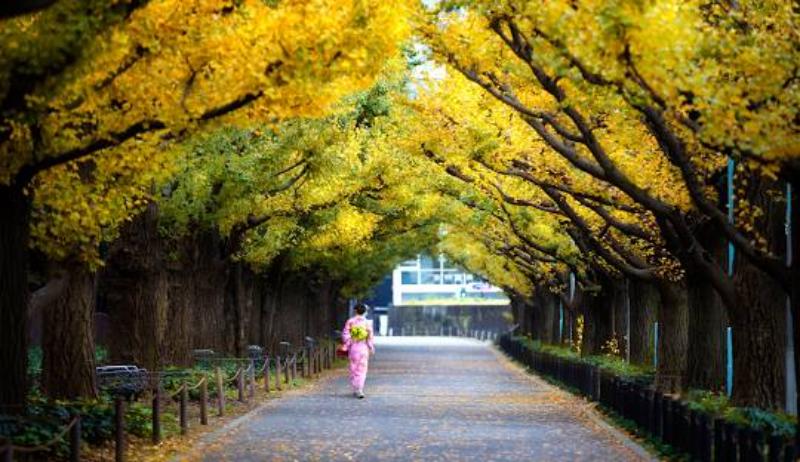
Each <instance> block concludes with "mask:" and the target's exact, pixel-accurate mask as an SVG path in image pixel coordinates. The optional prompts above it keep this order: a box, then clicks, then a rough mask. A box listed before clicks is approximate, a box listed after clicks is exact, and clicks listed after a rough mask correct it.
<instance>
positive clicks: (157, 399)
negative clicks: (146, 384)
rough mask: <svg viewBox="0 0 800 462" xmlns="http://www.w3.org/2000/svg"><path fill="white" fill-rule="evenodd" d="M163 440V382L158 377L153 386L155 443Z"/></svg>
mask: <svg viewBox="0 0 800 462" xmlns="http://www.w3.org/2000/svg"><path fill="white" fill-rule="evenodd" d="M160 442H161V383H160V378H159V377H156V386H155V388H153V444H158V443H160Z"/></svg>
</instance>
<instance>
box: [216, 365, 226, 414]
mask: <svg viewBox="0 0 800 462" xmlns="http://www.w3.org/2000/svg"><path fill="white" fill-rule="evenodd" d="M217 415H219V416H220V417H222V416H224V415H225V384H224V383H223V382H222V369H220V368H219V367H217Z"/></svg>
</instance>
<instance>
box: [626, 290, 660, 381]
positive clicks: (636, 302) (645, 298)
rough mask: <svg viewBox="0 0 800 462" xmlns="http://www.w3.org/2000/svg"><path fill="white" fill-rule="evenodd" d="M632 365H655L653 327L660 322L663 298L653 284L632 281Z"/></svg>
mask: <svg viewBox="0 0 800 462" xmlns="http://www.w3.org/2000/svg"><path fill="white" fill-rule="evenodd" d="M629 290H630V298H631V301H630V303H631V356H630V359H631V363H633V364H641V365H646V366H652V365H653V353H654V349H653V340H654V338H653V326H654V324H655V322H656V321H657V320H658V312H659V307H660V306H661V296H660V295H659V293H658V288H657V287H655V286H653V285H652V284H649V283H646V282H642V281H637V280H631V281H630V288H629Z"/></svg>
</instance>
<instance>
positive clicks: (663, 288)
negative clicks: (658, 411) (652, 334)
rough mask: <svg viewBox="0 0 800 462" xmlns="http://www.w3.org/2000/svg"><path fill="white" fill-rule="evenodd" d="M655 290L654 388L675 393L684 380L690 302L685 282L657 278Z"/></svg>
mask: <svg viewBox="0 0 800 462" xmlns="http://www.w3.org/2000/svg"><path fill="white" fill-rule="evenodd" d="M658 291H659V295H660V297H661V309H660V310H659V311H658V366H657V369H656V388H657V389H658V390H660V391H663V392H666V393H678V392H680V391H681V390H682V389H683V386H684V384H685V379H686V355H687V352H688V346H689V303H688V294H687V291H686V283H685V281H681V282H678V283H674V282H668V281H660V282H659V283H658Z"/></svg>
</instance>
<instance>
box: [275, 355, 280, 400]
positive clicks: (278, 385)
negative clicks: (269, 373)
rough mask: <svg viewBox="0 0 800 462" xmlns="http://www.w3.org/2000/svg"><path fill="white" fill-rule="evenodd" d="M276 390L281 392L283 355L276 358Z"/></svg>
mask: <svg viewBox="0 0 800 462" xmlns="http://www.w3.org/2000/svg"><path fill="white" fill-rule="evenodd" d="M275 389H276V390H278V391H281V355H277V356H275Z"/></svg>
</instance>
